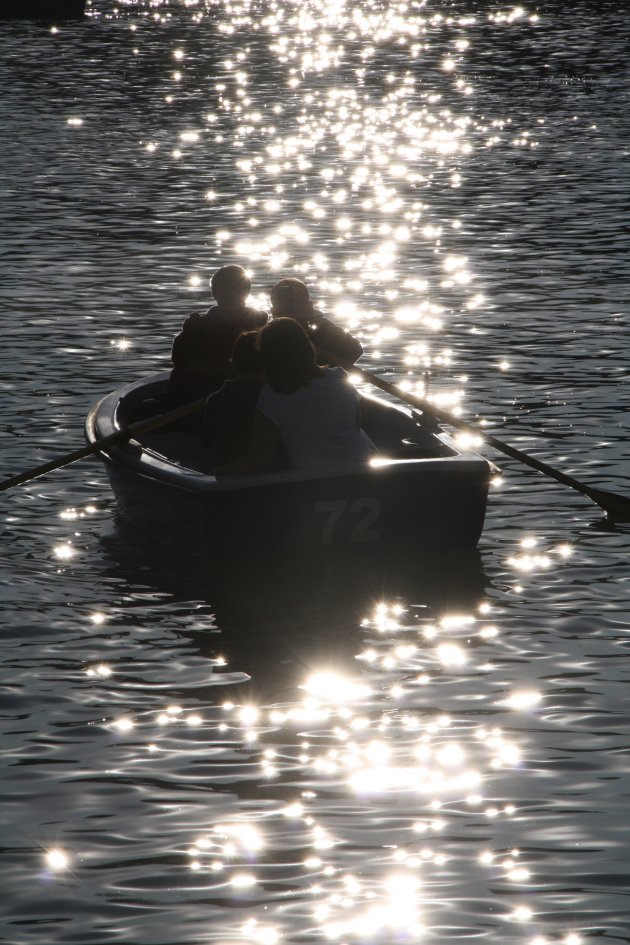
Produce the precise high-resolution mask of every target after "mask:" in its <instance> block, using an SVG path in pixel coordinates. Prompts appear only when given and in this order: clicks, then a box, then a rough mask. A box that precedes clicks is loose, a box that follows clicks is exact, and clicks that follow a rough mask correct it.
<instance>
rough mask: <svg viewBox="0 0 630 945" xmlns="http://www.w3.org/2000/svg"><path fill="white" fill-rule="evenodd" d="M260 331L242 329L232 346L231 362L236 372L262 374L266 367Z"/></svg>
mask: <svg viewBox="0 0 630 945" xmlns="http://www.w3.org/2000/svg"><path fill="white" fill-rule="evenodd" d="M259 340H260V332H259V331H242V332H241V333H240V335H239V336H238V338H237V339H236V341H235V342H234V347H233V348H232V356H231V358H230V364H231V365H232V370H233V371H234V373H235V374H237V375H238V374H261V373H262V372H263V371H264V369H265V367H264V362H263V356H262V354H261V351H260V347H259Z"/></svg>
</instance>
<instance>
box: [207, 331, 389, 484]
mask: <svg viewBox="0 0 630 945" xmlns="http://www.w3.org/2000/svg"><path fill="white" fill-rule="evenodd" d="M260 351H261V354H262V358H263V364H264V367H265V373H266V378H267V383H266V384H265V385H264V386H263V388H262V390H261V392H260V395H259V397H258V403H257V405H256V415H255V418H254V427H253V431H252V439H251V443H250V448H249V451H248V452H247V454H246V455H245V456H243V457H242V458H241V459H237V460H235V461H234V462H231V463H226V464H225V465H223V466H220V467H218V468H217V469H216V470H215V472H216V473H217V474H218V475H246V474H254V473H263V472H266V471H267V470H268V469H269V468H270V467H271V465H272V463H273V461H274V457H275V456H276V451H277V449H278V446H280V445H281V446H282V447H283V448H284V451H285V453H286V456H287V459H288V464H289V468H291V469H335V468H340V467H344V466H345V467H347V466H350V465H356V464H360V463H365V462H367V461H368V460H369V459H370V458H371V457H372V456H373V455H374V452H375V448H374V446H373V444H372V442H371V441H370V439H369V438H368V436H367V435H366V434H365V433H364V431H363V430H362V429H361V426H360V418H359V394H358V392H357V391H356V389H355V388H354V387H353V385H352V384H351V383H350V380H349V377H348V374H347V373H346V371H344V370H343V368H339V367H335V368H328V367H321V366H320V365H319V364H317V362H316V358H315V349H314V347H313V345H312V343H311V341H310V340H309V338H308V336H307V334H306V332H305V330H304V329H303V328H302V326H301V325H300V324H299V323H298V322H296V321H294V319H292V318H276V319H274V320H273V321H272V322H270V323H269V324H268V325H266V326H265V327H264V328H263V329H262V331H261V332H260Z"/></svg>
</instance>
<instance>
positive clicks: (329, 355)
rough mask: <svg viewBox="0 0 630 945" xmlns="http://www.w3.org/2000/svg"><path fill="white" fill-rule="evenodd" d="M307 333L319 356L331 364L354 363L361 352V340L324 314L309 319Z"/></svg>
mask: <svg viewBox="0 0 630 945" xmlns="http://www.w3.org/2000/svg"><path fill="white" fill-rule="evenodd" d="M308 335H309V338H310V339H311V341H312V342H313V344H314V345H315V348H316V350H317V352H318V354H319V355H320V357H321V358H323V359H324V360H328V361H330V363H332V364H336V363H338V361H339V362H342V363H346V364H354V363H355V361H358V360H359V358H360V357H361V355H362V354H363V346H362V344H361V342H360V341H359V340H358V339H357V338H355V337H354V335H351V334H350V332H349V331H346V330H345V329H343V328H340V327H339V325H335V323H334V322H331V321H330V319H329V318H326V317H325V316H324V315H320V316H319V317H316V318H314V319H313V320H312V321H311V323H310V327H309V331H308ZM320 349H321V353H320ZM337 359H338V361H337Z"/></svg>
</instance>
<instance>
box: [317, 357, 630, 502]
mask: <svg viewBox="0 0 630 945" xmlns="http://www.w3.org/2000/svg"><path fill="white" fill-rule="evenodd" d="M317 350H318V354H319V355H320V356H322V357H324V358H326V360H328V358H327V355H326V352H325V351H322V350H321V348H319V347H318V349H317ZM331 360H333V359H332V358H331ZM336 363H337V364H340V365H341V367H343V368H344V369H345V370H346V371H348V373H350V374H355V375H358V376H359V377H361V378H362V379H363V380H364V381H367V382H368V383H369V384H373V385H374V387H378V388H380V390H382V391H385V392H386V393H387V394H391V395H392V396H393V397H397V398H398V400H401V401H402V402H403V403H405V404H407V405H408V406H410V407H414V408H417V409H419V410H421V411H422V412H423V413H424V414H427V415H428V416H430V417H431V416H432V417H435V418H436V420H439V421H440V422H441V423H447V424H449V425H450V426H452V427H455V428H456V429H457V430H463V431H464V432H465V433H472V434H473V435H475V436H481V437H483V439H484V440H485V442H486V443H487V444H488V445H489V446H491V447H492V448H493V449H495V450H498V451H499V452H500V453H505V454H506V456H511V457H512V459H516V460H518V461H519V462H521V463H525V465H526V466H531V468H532V469H537V470H538V472H541V473H544V475H545V476H549V477H550V478H551V479H555V480H556V481H557V482H561V483H563V484H564V485H565V486H569V488H571V489H575V490H576V491H577V492H581V493H582V495H585V496H588V498H589V499H591V500H592V501H593V502H595V504H596V505H599V507H600V508H602V509H603V510H604V512H606V514H607V515H609V516H610V517H611V518H615V519H630V499H629V498H627V497H626V496H623V495H617V493H615V492H606V491H605V490H604V489H595V488H594V487H593V486H587V485H586V483H584V482H580V481H579V480H578V479H574V478H573V477H572V476H567V474H566V473H563V472H561V471H560V470H559V469H554V468H553V466H549V465H548V464H547V463H543V462H542V460H540V459H535V458H534V457H533V456H530V455H529V454H528V453H523V452H522V451H521V450H517V449H516V448H515V447H514V446H510V445H509V443H504V442H503V441H502V440H498V439H497V438H496V436H489V435H488V434H487V433H485V432H484V431H482V430H479V429H477V428H475V427H474V426H471V425H470V424H469V423H466V422H465V421H463V420H459V419H458V418H457V417H454V416H453V415H452V414H450V413H449V412H448V411H447V410H441V409H440V408H439V407H434V405H433V404H431V403H429V401H428V400H425V399H424V398H423V397H416V396H415V395H414V394H408V393H407V392H406V391H402V390H401V389H400V388H399V387H396V385H395V384H390V383H389V382H388V381H384V380H383V379H382V378H380V377H377V375H376V374H370V372H369V371H364V370H362V369H361V368H358V367H357V366H356V364H349V363H342V362H340V361H339V360H338V359H337V360H336Z"/></svg>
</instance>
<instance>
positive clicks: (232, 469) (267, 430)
mask: <svg viewBox="0 0 630 945" xmlns="http://www.w3.org/2000/svg"><path fill="white" fill-rule="evenodd" d="M279 440H280V437H279V435H278V428H277V426H276V425H275V423H274V422H273V420H270V419H269V417H267V416H265V414H264V413H261V411H260V410H257V411H256V413H255V415H254V426H253V429H252V439H251V443H250V447H249V451H248V452H247V453H246V454H245V456H243V457H241V459H235V460H234V461H233V462H231V463H225V464H224V465H223V466H218V467H217V468H216V469H215V471H214V472H215V474H216V475H217V476H251V475H256V474H257V473H264V472H267V470H268V469H269V467H270V466H271V464H272V462H273V460H274V457H275V455H276V450H277V448H278V444H279Z"/></svg>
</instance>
